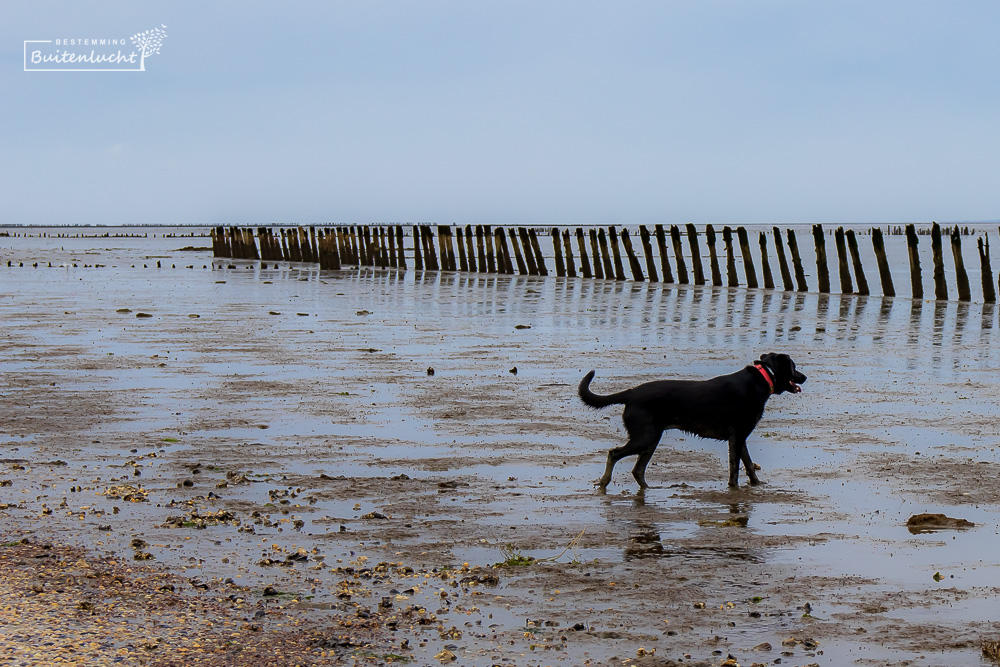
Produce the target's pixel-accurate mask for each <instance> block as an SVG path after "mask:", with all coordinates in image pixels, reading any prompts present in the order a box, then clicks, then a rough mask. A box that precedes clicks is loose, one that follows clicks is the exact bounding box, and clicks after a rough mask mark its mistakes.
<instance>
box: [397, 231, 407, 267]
mask: <svg viewBox="0 0 1000 667" xmlns="http://www.w3.org/2000/svg"><path fill="white" fill-rule="evenodd" d="M396 250H397V252H396V262H397V263H398V264H399V268H401V269H405V268H406V253H405V252H404V251H403V226H402V225H396Z"/></svg>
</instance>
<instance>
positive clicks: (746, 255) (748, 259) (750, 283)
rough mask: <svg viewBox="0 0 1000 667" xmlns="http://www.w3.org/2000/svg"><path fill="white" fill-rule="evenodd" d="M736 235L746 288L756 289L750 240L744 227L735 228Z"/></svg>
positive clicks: (755, 274)
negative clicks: (741, 255) (741, 256)
mask: <svg viewBox="0 0 1000 667" xmlns="http://www.w3.org/2000/svg"><path fill="white" fill-rule="evenodd" d="M736 235H737V236H738V237H739V239H740V252H741V253H742V254H743V272H744V273H746V274H747V287H749V288H751V289H757V269H755V268H754V265H753V255H751V254H750V239H749V238H748V236H747V230H746V227H743V226H740V227H737V228H736Z"/></svg>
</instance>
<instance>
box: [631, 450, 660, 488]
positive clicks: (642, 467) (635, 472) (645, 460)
mask: <svg viewBox="0 0 1000 667" xmlns="http://www.w3.org/2000/svg"><path fill="white" fill-rule="evenodd" d="M655 451H656V445H653V446H652V447H650V448H649V449H647V450H645V451H643V452H642V453H641V454H639V458H638V459H636V461H635V465H634V466H633V467H632V477H634V478H635V481H636V482H638V483H639V488H640V489H648V488H649V484H646V466H647V465H649V460H650V459H651V458H653V452H655Z"/></svg>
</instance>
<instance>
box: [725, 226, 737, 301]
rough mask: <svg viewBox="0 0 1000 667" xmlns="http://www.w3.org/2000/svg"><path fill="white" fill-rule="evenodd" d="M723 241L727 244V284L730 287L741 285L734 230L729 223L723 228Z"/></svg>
mask: <svg viewBox="0 0 1000 667" xmlns="http://www.w3.org/2000/svg"><path fill="white" fill-rule="evenodd" d="M722 241H723V242H724V243H725V244H726V281H727V282H726V284H727V285H729V287H739V284H740V279H739V277H738V276H737V275H736V254H735V253H734V252H733V230H732V229H730V228H729V226H728V225H726V226H725V227H723V228H722Z"/></svg>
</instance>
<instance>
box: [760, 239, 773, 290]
mask: <svg viewBox="0 0 1000 667" xmlns="http://www.w3.org/2000/svg"><path fill="white" fill-rule="evenodd" d="M759 243H760V270H761V272H762V273H763V274H764V289H774V278H772V277H771V264H770V262H768V259H767V234H766V233H764V232H761V233H760V237H759Z"/></svg>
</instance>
